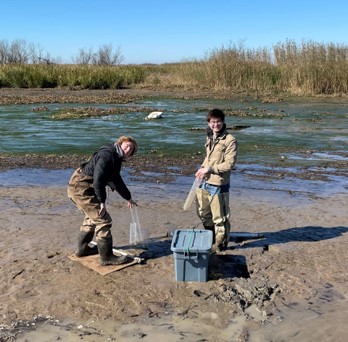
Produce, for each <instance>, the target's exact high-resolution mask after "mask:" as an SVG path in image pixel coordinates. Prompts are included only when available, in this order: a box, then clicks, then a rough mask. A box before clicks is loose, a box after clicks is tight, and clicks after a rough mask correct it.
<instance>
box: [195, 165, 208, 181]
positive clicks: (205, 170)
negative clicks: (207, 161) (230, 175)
mask: <svg viewBox="0 0 348 342" xmlns="http://www.w3.org/2000/svg"><path fill="white" fill-rule="evenodd" d="M208 171H209V170H208V168H207V167H202V168H200V169H199V170H198V171H197V172H196V174H195V176H196V177H198V178H200V179H203V178H204V177H205V176H207V174H208Z"/></svg>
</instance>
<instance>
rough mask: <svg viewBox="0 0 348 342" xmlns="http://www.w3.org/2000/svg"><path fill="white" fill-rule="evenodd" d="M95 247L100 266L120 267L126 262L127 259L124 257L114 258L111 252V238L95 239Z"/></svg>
mask: <svg viewBox="0 0 348 342" xmlns="http://www.w3.org/2000/svg"><path fill="white" fill-rule="evenodd" d="M97 246H98V250H99V256H100V264H101V265H102V266H106V265H121V264H124V263H125V262H127V257H126V256H124V255H121V256H116V255H114V253H113V252H112V237H111V236H110V237H108V238H101V239H97Z"/></svg>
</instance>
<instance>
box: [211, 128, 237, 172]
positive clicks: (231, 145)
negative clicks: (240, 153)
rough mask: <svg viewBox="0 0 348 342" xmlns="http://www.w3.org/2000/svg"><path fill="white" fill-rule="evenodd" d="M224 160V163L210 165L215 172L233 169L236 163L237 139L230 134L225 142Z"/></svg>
mask: <svg viewBox="0 0 348 342" xmlns="http://www.w3.org/2000/svg"><path fill="white" fill-rule="evenodd" d="M225 144H226V145H225V146H226V149H225V152H224V161H223V162H222V163H218V164H214V165H212V166H210V168H211V170H212V173H213V174H220V173H224V172H227V171H231V170H232V169H233V167H234V165H235V164H236V160H237V140H236V138H235V137H234V136H233V135H231V134H228V135H227V137H226V142H225Z"/></svg>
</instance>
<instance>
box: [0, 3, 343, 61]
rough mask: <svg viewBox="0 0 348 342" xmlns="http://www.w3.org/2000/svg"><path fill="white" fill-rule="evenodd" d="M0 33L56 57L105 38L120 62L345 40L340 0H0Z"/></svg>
mask: <svg viewBox="0 0 348 342" xmlns="http://www.w3.org/2000/svg"><path fill="white" fill-rule="evenodd" d="M0 8H1V9H0V40H6V41H8V42H12V41H14V40H17V39H23V40H25V41H26V42H27V43H33V44H35V45H39V46H40V47H41V48H42V49H43V50H44V51H45V52H48V53H49V54H50V56H51V57H53V58H58V57H59V58H60V59H61V62H62V63H69V62H71V57H72V56H77V54H78V51H79V49H80V48H82V49H84V50H89V49H90V48H91V49H92V50H93V51H97V50H98V48H99V47H101V46H103V45H107V44H111V45H112V46H113V47H114V49H116V48H119V49H120V51H121V53H122V55H123V57H124V60H123V63H124V64H130V63H167V62H168V63H169V62H180V61H183V60H187V59H192V58H197V59H199V58H203V57H204V56H206V54H207V53H209V51H211V50H213V49H216V48H221V47H222V46H225V47H227V46H229V45H234V44H235V45H239V44H240V43H243V46H244V47H245V48H255V49H257V48H263V47H269V48H271V47H272V46H273V45H275V44H277V43H279V42H286V40H287V39H290V40H294V41H296V42H299V43H300V42H301V41H302V40H306V41H309V40H311V41H315V42H317V43H328V42H333V43H338V44H344V45H348V20H347V14H348V11H347V10H348V2H347V1H346V0H331V1H327V0H325V1H324V0H315V1H314V0H313V1H312V0H309V1H306V0H291V1H287V0H286V1H282V0H270V1H267V0H259V1H257V0H249V1H248V0H168V1H167V0H55V1H53V0H45V1H44V0H5V1H2V2H1V7H0Z"/></svg>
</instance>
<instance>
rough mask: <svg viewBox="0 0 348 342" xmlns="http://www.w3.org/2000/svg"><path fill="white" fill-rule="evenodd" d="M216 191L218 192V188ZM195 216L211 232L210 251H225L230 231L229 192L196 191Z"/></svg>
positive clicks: (200, 189)
mask: <svg viewBox="0 0 348 342" xmlns="http://www.w3.org/2000/svg"><path fill="white" fill-rule="evenodd" d="M217 189H218V190H220V189H219V187H217ZM217 192H219V191H217ZM197 215H198V217H199V218H200V219H201V221H202V223H203V226H204V228H205V229H207V230H211V231H212V232H213V248H212V250H213V251H217V252H218V251H221V250H225V249H226V247H227V244H228V241H229V236H230V229H231V228H230V227H231V226H230V207H229V192H223V193H211V192H210V191H208V190H206V189H202V188H199V189H197Z"/></svg>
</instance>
